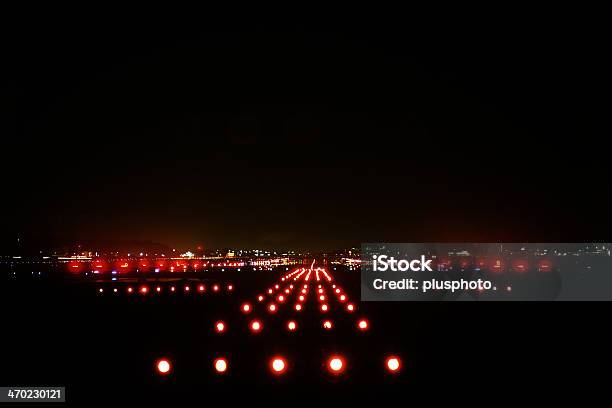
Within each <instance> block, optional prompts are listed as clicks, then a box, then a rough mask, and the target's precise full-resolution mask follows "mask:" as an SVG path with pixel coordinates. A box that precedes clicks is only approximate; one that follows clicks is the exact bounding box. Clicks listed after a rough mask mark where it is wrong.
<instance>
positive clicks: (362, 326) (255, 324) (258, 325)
mask: <svg viewBox="0 0 612 408" xmlns="http://www.w3.org/2000/svg"><path fill="white" fill-rule="evenodd" d="M286 326H287V330H288V331H290V332H294V331H296V330H297V328H298V324H297V322H296V321H295V320H289V321H288V322H287V325H286ZM321 326H322V327H323V329H325V330H331V329H333V327H334V323H333V321H331V320H323V322H322V323H321ZM356 327H357V329H358V330H360V331H367V330H369V328H370V322H368V320H367V319H360V320H358V321H357V324H356ZM249 330H250V331H251V332H252V333H255V334H257V333H260V332H261V331H262V330H263V323H262V322H261V321H260V320H257V319H255V320H251V321H250V322H249ZM215 331H216V332H217V333H220V334H221V333H225V332H226V331H227V324H226V323H225V322H224V321H223V320H219V321H217V322H216V323H215Z"/></svg>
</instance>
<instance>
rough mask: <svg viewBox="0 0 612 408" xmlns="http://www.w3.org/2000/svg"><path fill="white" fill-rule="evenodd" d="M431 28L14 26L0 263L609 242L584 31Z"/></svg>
mask: <svg viewBox="0 0 612 408" xmlns="http://www.w3.org/2000/svg"><path fill="white" fill-rule="evenodd" d="M58 14H62V13H60V12H58ZM162 14H163V13H162ZM94 16H95V17H94ZM194 17H197V18H194ZM222 17H225V18H222ZM433 17H434V18H432V19H431V20H432V21H431V22H430V21H423V20H422V19H421V18H419V17H418V16H415V15H410V16H406V15H401V14H395V15H394V16H393V17H390V16H385V17H380V18H374V17H370V18H368V19H365V20H361V19H360V20H357V19H356V20H353V19H349V18H342V19H341V18H334V17H329V18H328V19H326V21H322V22H314V21H313V20H309V19H307V18H304V19H302V20H299V21H298V19H297V18H286V19H284V20H283V21H282V23H279V20H278V19H270V17H269V16H268V18H264V17H259V16H255V15H250V16H249V18H248V19H246V18H240V19H239V18H235V17H231V18H228V15H227V14H224V15H223V16H216V15H214V13H211V14H207V15H206V16H200V15H198V16H191V18H189V19H185V18H184V16H180V17H179V16H174V15H172V16H168V15H159V16H156V18H152V17H150V16H148V15H147V16H143V15H139V14H135V15H127V14H122V17H121V18H117V15H115V14H113V15H112V16H108V18H107V16H105V15H103V14H99V13H97V12H96V13H91V12H90V13H86V16H83V18H71V17H69V15H68V14H63V17H60V16H57V17H56V16H52V17H51V16H50V15H48V14H45V13H41V15H40V16H33V15H31V14H29V13H26V12H24V11H21V12H19V13H16V14H15V15H14V16H13V18H11V20H12V21H13V23H12V24H10V25H8V26H6V27H5V28H4V29H3V31H4V30H6V32H5V33H3V34H4V35H3V40H2V41H3V48H2V49H3V51H2V53H3V60H4V63H3V65H4V68H3V69H6V71H5V73H4V74H3V80H2V87H3V88H4V89H3V92H2V106H3V110H2V111H3V114H2V115H3V118H2V121H1V122H0V126H1V127H0V131H1V133H2V135H3V137H2V153H1V154H2V161H1V163H0V170H1V171H2V175H1V180H2V194H3V199H2V205H3V210H2V212H1V213H0V225H1V229H0V233H1V234H2V242H3V243H6V242H11V241H12V240H13V239H14V237H15V236H16V235H17V234H20V235H21V236H23V237H25V238H26V239H27V240H29V242H32V243H36V245H42V246H53V245H59V244H65V243H70V242H77V241H83V242H92V243H95V242H99V241H102V240H103V241H115V242H119V243H120V242H122V241H154V242H160V243H164V244H167V245H170V246H176V247H182V248H189V247H193V246H194V245H196V244H201V245H204V246H205V247H207V248H212V247H235V246H239V247H247V248H257V247H264V248H288V249H304V250H320V249H331V248H341V247H348V246H353V245H359V244H360V243H361V242H376V241H379V242H380V241H395V242H426V241H479V242H489V241H498V240H501V241H531V242H538V241H540V242H542V241H545V242H557V241H558V242H572V241H598V240H609V239H610V210H609V208H610V180H609V175H608V168H607V167H608V165H607V163H606V160H607V156H609V151H607V148H604V146H603V142H602V141H601V138H602V136H603V135H604V132H603V131H602V129H601V128H600V127H598V125H597V118H598V117H600V115H601V112H602V111H603V108H602V107H601V105H600V101H599V100H598V97H597V95H598V94H599V93H600V91H599V89H600V87H601V85H600V82H601V74H602V73H603V68H601V65H600V62H601V61H602V59H603V57H604V56H603V55H602V54H603V53H602V52H601V50H602V48H601V42H602V37H601V36H600V33H599V32H598V30H599V28H598V27H600V26H598V25H597V24H589V23H588V21H583V20H581V16H577V15H576V16H573V17H572V18H574V19H575V20H571V21H568V20H559V19H555V18H553V17H552V16H551V15H550V14H547V15H542V16H541V15H535V14H531V13H530V18H529V19H525V18H522V19H520V20H517V19H516V18H514V16H506V17H507V18H506V19H504V20H502V19H501V17H500V15H499V14H494V15H493V16H492V17H491V18H490V19H487V21H486V23H483V22H482V21H480V22H478V23H476V22H472V21H467V20H463V19H462V20H456V19H454V18H448V19H444V18H442V17H441V16H433ZM438 17H439V18H438ZM269 20H272V21H269ZM578 23H580V24H578Z"/></svg>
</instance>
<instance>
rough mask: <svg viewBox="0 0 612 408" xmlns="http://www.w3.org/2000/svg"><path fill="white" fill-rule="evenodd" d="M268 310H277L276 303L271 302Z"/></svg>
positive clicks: (272, 311)
mask: <svg viewBox="0 0 612 408" xmlns="http://www.w3.org/2000/svg"><path fill="white" fill-rule="evenodd" d="M268 312H270V313H274V312H276V305H275V304H274V303H270V304H269V305H268Z"/></svg>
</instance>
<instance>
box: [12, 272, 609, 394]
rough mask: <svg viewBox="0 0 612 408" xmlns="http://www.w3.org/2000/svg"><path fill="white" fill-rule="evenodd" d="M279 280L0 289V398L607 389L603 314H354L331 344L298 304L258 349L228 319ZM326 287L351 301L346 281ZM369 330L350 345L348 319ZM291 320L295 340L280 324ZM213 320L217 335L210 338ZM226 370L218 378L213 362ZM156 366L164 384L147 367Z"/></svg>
mask: <svg viewBox="0 0 612 408" xmlns="http://www.w3.org/2000/svg"><path fill="white" fill-rule="evenodd" d="M280 273H281V272H280V271H275V272H257V273H252V272H249V273H244V272H243V273H242V274H240V275H239V274H236V273H225V274H224V275H222V276H210V280H209V281H210V282H212V281H217V282H232V283H233V284H234V285H235V291H234V292H233V293H232V294H229V295H227V294H226V295H221V294H218V295H212V294H210V293H208V294H206V295H198V294H195V293H194V294H191V295H187V296H185V295H182V294H180V295H172V296H170V295H160V296H157V295H155V296H154V295H148V296H139V295H132V296H127V295H125V294H123V295H115V296H114V295H110V294H108V295H107V294H105V295H103V296H100V295H99V294H97V293H96V290H95V289H96V287H97V286H93V285H91V284H70V285H67V284H50V283H49V282H46V283H45V282H41V283H39V284H33V283H14V282H13V283H6V282H4V283H3V286H2V289H1V295H2V310H3V313H2V315H3V316H4V322H3V328H2V342H1V343H2V354H1V357H2V363H1V367H2V368H1V370H0V385H6V386H24V385H33V386H34V385H38V386H43V385H47V386H49V385H53V386H66V388H67V391H66V395H67V401H68V402H69V403H70V404H71V405H72V404H74V405H77V404H78V405H85V404H88V403H90V402H100V401H108V402H112V401H121V400H126V399H127V400H130V401H140V402H142V401H160V400H170V401H177V402H178V401H188V400H191V401H199V402H207V401H211V400H222V401H228V402H229V401H244V402H246V403H252V404H257V405H260V404H262V403H267V402H271V401H285V402H286V403H288V404H292V403H298V402H315V403H317V404H319V405H323V406H325V405H327V403H329V402H331V401H344V402H351V401H360V400H364V399H378V400H388V401H393V398H398V397H399V398H401V400H400V401H405V402H406V403H408V402H410V401H411V400H414V399H417V398H421V399H422V398H425V399H426V400H429V401H430V402H432V403H434V402H436V401H438V400H439V399H440V398H450V399H452V400H454V401H468V402H469V401H473V402H486V401H489V399H488V398H489V396H490V395H493V396H494V397H495V398H496V400H506V399H510V398H518V399H520V400H522V401H525V402H527V401H532V400H533V398H538V399H541V400H545V401H550V400H552V399H557V398H559V397H562V398H565V397H566V396H570V395H575V396H582V397H581V398H588V399H590V398H593V397H594V396H596V395H597V394H598V393H603V392H605V390H606V389H607V385H606V384H607V382H608V378H609V376H608V375H607V374H605V373H606V372H607V371H608V369H609V363H610V354H611V351H610V349H611V347H612V346H611V344H612V343H611V342H610V340H611V336H610V334H609V308H608V306H607V304H605V303H589V304H587V303H519V302H513V303H511V302H508V303H501V302H500V303H454V302H453V303H450V302H449V303H367V304H366V303H361V304H358V306H359V311H358V312H357V313H356V314H355V315H353V316H351V315H347V314H346V313H344V312H342V313H339V312H338V311H337V309H335V311H334V309H332V312H331V313H330V315H329V318H330V319H332V320H333V321H334V322H335V323H336V328H335V329H334V330H333V331H332V332H330V333H324V332H323V331H322V330H321V328H320V322H321V315H320V313H319V312H318V311H316V310H315V309H314V302H315V300H314V298H313V299H309V301H308V303H307V306H313V307H306V309H305V311H304V313H303V314H301V315H296V314H295V313H293V312H291V313H289V312H288V310H287V309H288V307H287V305H285V306H284V307H283V308H282V309H281V311H280V312H279V313H278V314H277V315H275V316H274V317H271V316H270V315H268V314H267V313H265V312H256V313H255V314H254V315H252V316H257V317H259V318H261V319H262V321H263V322H264V331H263V333H261V334H260V335H258V336H254V335H252V334H251V333H250V332H249V331H248V330H247V320H248V319H247V318H246V317H245V316H244V315H242V314H241V313H240V311H239V306H240V304H241V302H242V301H243V300H245V299H246V298H249V300H251V301H253V300H254V299H253V298H254V296H255V295H257V294H259V293H261V292H263V291H264V289H265V288H267V287H268V286H267V285H269V284H270V283H271V282H273V281H274V280H275V279H276V278H277V277H278V276H279V275H280ZM335 277H336V279H337V281H338V283H340V284H341V285H342V286H343V287H344V288H345V289H346V291H347V293H348V294H349V295H350V296H351V298H352V299H355V300H357V299H358V297H359V291H358V289H359V286H358V284H359V282H358V280H359V276H358V273H356V272H354V271H353V272H350V271H338V272H336V274H335ZM361 316H364V317H367V318H368V319H369V320H370V322H371V330H370V331H369V332H367V333H357V331H356V330H355V319H356V317H361ZM289 317H291V318H295V319H296V321H297V322H298V324H299V331H298V332H297V333H288V332H287V330H286V329H285V326H284V324H285V323H286V321H287V319H288V318H289ZM219 319H223V320H224V321H225V322H226V323H227V324H228V331H227V333H225V334H224V335H222V336H219V335H218V334H215V333H214V331H213V324H214V322H215V321H217V320H219ZM334 352H338V353H342V354H343V355H344V356H345V357H346V360H347V370H346V372H345V373H343V375H342V376H340V377H337V378H336V377H333V376H331V375H329V374H328V373H327V371H326V370H325V368H324V367H323V363H324V361H325V358H326V357H327V356H328V355H329V354H331V353H334ZM276 354H282V355H284V356H285V357H286V358H287V359H288V360H289V362H290V367H289V370H288V372H287V373H286V374H285V375H284V376H282V377H275V376H273V375H271V374H270V370H269V369H268V361H269V358H270V357H271V356H273V355H276ZM388 354H397V355H399V356H401V357H402V359H403V365H404V367H403V371H402V373H401V374H400V375H398V376H392V375H389V374H388V373H387V372H386V371H385V370H384V368H383V361H384V357H385V356H386V355H388ZM219 355H224V356H226V357H227V358H228V359H229V360H230V371H229V372H228V373H227V374H226V375H224V376H218V375H216V374H215V373H214V370H213V369H212V361H213V360H214V358H215V357H217V356H219ZM159 357H168V358H170V359H171V360H172V362H173V364H174V370H173V372H172V375H170V376H167V377H161V376H159V375H157V373H156V372H155V369H154V363H155V360H156V359H157V358H159Z"/></svg>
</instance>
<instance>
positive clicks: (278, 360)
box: [155, 354, 402, 375]
mask: <svg viewBox="0 0 612 408" xmlns="http://www.w3.org/2000/svg"><path fill="white" fill-rule="evenodd" d="M384 364H385V368H386V369H387V371H388V372H389V373H392V374H398V373H399V372H400V371H401V368H402V362H401V359H400V358H399V357H398V356H396V355H390V356H387V357H386V358H385V363H384ZM346 365H347V364H346V359H345V358H344V357H343V356H342V355H339V354H334V355H331V356H329V357H328V359H327V361H326V362H325V366H326V368H327V370H328V371H329V372H330V373H332V374H334V375H340V374H342V373H343V372H344V371H345V370H346ZM155 366H156V368H157V372H158V373H159V374H161V375H169V374H170V373H171V372H172V363H171V362H170V360H169V359H167V358H161V359H159V360H157V361H156V363H155ZM213 367H214V370H215V371H216V372H217V373H218V374H225V373H227V372H228V370H229V360H228V359H227V358H226V357H218V358H216V359H215V360H214V361H213ZM269 367H270V371H271V372H272V374H274V375H282V374H285V373H286V372H287V370H288V369H289V362H288V360H287V359H286V358H285V357H283V356H280V355H278V356H274V357H272V358H271V359H270V360H269Z"/></svg>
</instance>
